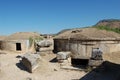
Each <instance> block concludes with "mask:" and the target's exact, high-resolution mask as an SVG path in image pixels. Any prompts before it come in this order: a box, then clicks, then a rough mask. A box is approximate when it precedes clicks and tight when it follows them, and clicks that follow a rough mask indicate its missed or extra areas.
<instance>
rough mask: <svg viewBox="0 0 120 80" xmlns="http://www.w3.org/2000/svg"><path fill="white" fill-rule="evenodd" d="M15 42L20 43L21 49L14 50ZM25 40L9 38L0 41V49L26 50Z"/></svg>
mask: <svg viewBox="0 0 120 80" xmlns="http://www.w3.org/2000/svg"><path fill="white" fill-rule="evenodd" d="M16 43H20V45H21V50H16ZM27 44H28V43H27V40H11V41H0V50H6V51H15V52H27V51H28V45H27Z"/></svg>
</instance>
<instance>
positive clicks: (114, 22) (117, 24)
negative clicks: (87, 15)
mask: <svg viewBox="0 0 120 80" xmlns="http://www.w3.org/2000/svg"><path fill="white" fill-rule="evenodd" d="M95 26H105V27H109V28H120V19H104V20H101V21H99V22H98V23H97V24H96V25H95Z"/></svg>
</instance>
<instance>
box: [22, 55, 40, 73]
mask: <svg viewBox="0 0 120 80" xmlns="http://www.w3.org/2000/svg"><path fill="white" fill-rule="evenodd" d="M40 59H41V58H40V56H39V55H38V54H32V53H26V54H25V55H23V57H22V60H21V62H22V64H23V65H24V66H25V67H26V68H27V70H28V71H29V72H33V71H34V70H35V69H36V68H37V67H38V66H39V62H40Z"/></svg>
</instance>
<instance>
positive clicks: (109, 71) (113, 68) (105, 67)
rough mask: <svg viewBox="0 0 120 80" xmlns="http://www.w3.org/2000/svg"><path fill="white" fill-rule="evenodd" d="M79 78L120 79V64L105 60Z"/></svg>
mask: <svg viewBox="0 0 120 80" xmlns="http://www.w3.org/2000/svg"><path fill="white" fill-rule="evenodd" d="M76 80H77V79H76ZM79 80H120V64H115V63H111V62H108V61H105V62H103V63H102V64H101V65H100V66H98V67H97V68H95V69H93V70H92V71H91V72H89V73H88V74H86V75H85V76H83V77H82V78H81V79H79Z"/></svg>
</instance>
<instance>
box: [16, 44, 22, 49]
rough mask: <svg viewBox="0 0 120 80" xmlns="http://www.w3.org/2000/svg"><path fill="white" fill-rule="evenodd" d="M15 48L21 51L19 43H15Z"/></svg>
mask: <svg viewBox="0 0 120 80" xmlns="http://www.w3.org/2000/svg"><path fill="white" fill-rule="evenodd" d="M16 50H17V51H21V50H22V49H21V43H16Z"/></svg>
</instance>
